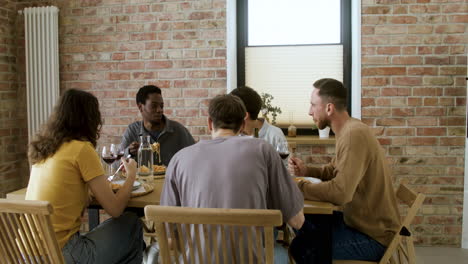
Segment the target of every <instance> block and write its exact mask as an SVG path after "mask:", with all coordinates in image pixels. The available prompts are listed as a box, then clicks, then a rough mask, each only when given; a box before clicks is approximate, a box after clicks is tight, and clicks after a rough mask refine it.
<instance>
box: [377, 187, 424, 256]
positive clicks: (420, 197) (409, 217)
mask: <svg viewBox="0 0 468 264" xmlns="http://www.w3.org/2000/svg"><path fill="white" fill-rule="evenodd" d="M396 196H397V197H398V199H400V200H401V201H402V202H403V203H405V204H406V205H407V206H408V211H407V214H406V216H405V218H404V219H403V222H402V224H401V226H400V229H399V230H400V232H399V233H397V234H395V236H394V237H393V239H392V241H391V242H390V245H389V246H388V248H387V250H386V251H385V254H384V256H383V257H382V259H381V260H380V262H379V263H389V262H390V263H393V262H397V263H408V264H414V263H416V256H415V251H414V244H413V236H412V234H411V232H410V228H409V226H410V225H411V222H413V219H414V217H415V216H416V213H417V212H418V210H419V208H421V205H422V204H423V202H424V198H425V195H424V194H422V193H416V192H414V191H413V190H411V189H409V188H408V187H407V186H406V185H404V184H400V186H399V187H398V190H397V191H396Z"/></svg>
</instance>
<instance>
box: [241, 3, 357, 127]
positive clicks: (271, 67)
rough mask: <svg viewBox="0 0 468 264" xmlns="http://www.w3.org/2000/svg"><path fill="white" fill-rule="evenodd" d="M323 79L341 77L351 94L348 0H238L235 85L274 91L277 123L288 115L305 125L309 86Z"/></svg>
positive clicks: (287, 119) (284, 122) (286, 120)
mask: <svg viewBox="0 0 468 264" xmlns="http://www.w3.org/2000/svg"><path fill="white" fill-rule="evenodd" d="M325 77H327V78H328V77H329V78H335V79H337V80H340V81H343V83H344V84H345V86H346V87H348V89H349V92H350V94H349V98H351V1H349V0H314V1H310V0H238V1H237V84H238V86H242V85H247V86H250V87H252V88H254V89H255V90H257V92H259V93H260V94H261V93H269V94H271V95H273V97H274V98H275V99H274V100H273V104H274V105H276V106H279V107H281V109H282V112H283V113H282V114H281V115H280V116H278V118H277V124H278V125H279V126H281V127H287V126H288V125H289V123H290V116H291V114H292V116H293V118H294V124H295V125H296V126H297V127H310V125H311V122H313V121H312V119H311V118H310V116H308V110H309V99H310V91H311V88H312V84H313V82H314V81H316V80H318V79H320V78H325ZM350 100H351V99H349V104H348V105H349V107H348V111H349V112H350V113H351V109H350V106H351V103H350Z"/></svg>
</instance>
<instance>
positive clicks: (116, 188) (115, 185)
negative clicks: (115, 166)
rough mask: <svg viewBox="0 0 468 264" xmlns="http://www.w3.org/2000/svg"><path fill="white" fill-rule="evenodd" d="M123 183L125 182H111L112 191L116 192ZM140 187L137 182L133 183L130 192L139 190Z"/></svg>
mask: <svg viewBox="0 0 468 264" xmlns="http://www.w3.org/2000/svg"><path fill="white" fill-rule="evenodd" d="M124 183H125V180H117V181H111V187H112V190H113V191H118V190H119V189H120V188H122V186H123V185H124ZM140 186H141V183H140V182H139V181H134V182H133V188H132V190H137V189H138V188H140Z"/></svg>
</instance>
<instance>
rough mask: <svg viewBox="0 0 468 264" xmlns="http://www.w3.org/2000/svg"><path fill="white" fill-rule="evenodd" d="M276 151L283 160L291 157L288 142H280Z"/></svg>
mask: <svg viewBox="0 0 468 264" xmlns="http://www.w3.org/2000/svg"><path fill="white" fill-rule="evenodd" d="M276 151H278V154H279V155H280V157H281V158H282V159H283V160H285V159H287V158H288V156H289V148H288V142H287V141H281V142H279V143H278V144H277V145H276Z"/></svg>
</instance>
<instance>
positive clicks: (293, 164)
mask: <svg viewBox="0 0 468 264" xmlns="http://www.w3.org/2000/svg"><path fill="white" fill-rule="evenodd" d="M288 170H289V173H290V174H291V175H295V176H306V173H307V168H306V166H305V164H304V162H303V161H302V160H301V159H299V158H295V157H290V158H289V160H288Z"/></svg>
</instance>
